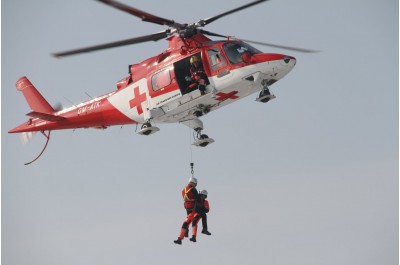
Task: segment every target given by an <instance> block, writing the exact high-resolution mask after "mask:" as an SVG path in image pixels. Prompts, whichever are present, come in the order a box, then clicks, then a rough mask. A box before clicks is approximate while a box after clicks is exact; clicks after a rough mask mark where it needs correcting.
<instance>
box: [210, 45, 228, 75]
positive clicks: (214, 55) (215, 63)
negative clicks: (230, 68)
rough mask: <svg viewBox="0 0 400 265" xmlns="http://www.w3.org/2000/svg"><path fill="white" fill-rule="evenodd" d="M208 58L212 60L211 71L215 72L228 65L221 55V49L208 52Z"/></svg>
mask: <svg viewBox="0 0 400 265" xmlns="http://www.w3.org/2000/svg"><path fill="white" fill-rule="evenodd" d="M208 57H209V58H210V67H211V71H215V70H217V69H219V68H221V67H224V66H225V65H226V61H225V59H224V57H222V54H221V51H220V49H219V48H212V49H210V50H208Z"/></svg>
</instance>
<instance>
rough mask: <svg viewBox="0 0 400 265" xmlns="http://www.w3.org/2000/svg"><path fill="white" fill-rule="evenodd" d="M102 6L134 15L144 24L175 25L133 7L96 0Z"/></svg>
mask: <svg viewBox="0 0 400 265" xmlns="http://www.w3.org/2000/svg"><path fill="white" fill-rule="evenodd" d="M97 1H99V2H101V3H103V4H106V5H108V6H112V7H115V8H117V9H119V10H122V11H124V12H127V13H129V14H131V15H134V16H136V17H139V18H141V19H142V20H143V21H146V22H151V23H155V24H159V25H168V26H172V25H176V24H177V23H175V21H173V20H170V19H166V18H162V17H159V16H156V15H153V14H150V13H147V12H144V11H142V10H139V9H137V8H134V7H130V6H128V5H125V4H122V3H119V2H117V1H113V0H97Z"/></svg>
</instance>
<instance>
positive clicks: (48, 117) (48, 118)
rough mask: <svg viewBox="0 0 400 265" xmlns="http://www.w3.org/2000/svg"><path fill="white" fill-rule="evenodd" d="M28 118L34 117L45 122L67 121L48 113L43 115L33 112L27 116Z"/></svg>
mask: <svg viewBox="0 0 400 265" xmlns="http://www.w3.org/2000/svg"><path fill="white" fill-rule="evenodd" d="M26 116H29V117H33V118H39V119H42V120H45V121H62V120H65V118H64V117H61V116H56V115H52V114H47V113H41V112H36V111H32V112H29V113H28V114H26Z"/></svg>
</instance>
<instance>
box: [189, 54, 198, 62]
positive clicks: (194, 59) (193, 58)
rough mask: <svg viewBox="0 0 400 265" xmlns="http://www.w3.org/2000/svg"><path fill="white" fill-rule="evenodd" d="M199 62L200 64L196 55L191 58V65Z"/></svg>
mask: <svg viewBox="0 0 400 265" xmlns="http://www.w3.org/2000/svg"><path fill="white" fill-rule="evenodd" d="M197 62H199V58H197V56H195V55H194V56H192V57H191V58H190V64H194V63H197Z"/></svg>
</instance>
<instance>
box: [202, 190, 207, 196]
mask: <svg viewBox="0 0 400 265" xmlns="http://www.w3.org/2000/svg"><path fill="white" fill-rule="evenodd" d="M200 194H201V195H204V196H207V195H208V192H207V191H206V190H201V191H200Z"/></svg>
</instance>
